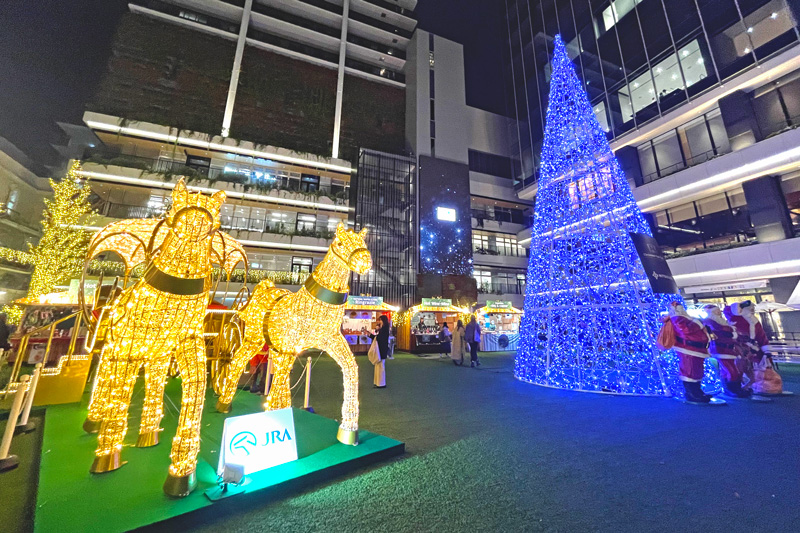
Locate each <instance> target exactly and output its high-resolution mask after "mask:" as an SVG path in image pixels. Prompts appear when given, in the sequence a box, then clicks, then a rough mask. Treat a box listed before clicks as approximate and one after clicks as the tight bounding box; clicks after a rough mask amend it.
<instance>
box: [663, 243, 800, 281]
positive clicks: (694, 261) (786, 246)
mask: <svg viewBox="0 0 800 533" xmlns="http://www.w3.org/2000/svg"><path fill="white" fill-rule="evenodd" d="M667 263H668V264H669V267H670V270H672V274H673V276H674V277H675V281H676V282H677V283H678V286H679V287H689V286H698V285H710V284H719V283H729V282H740V281H747V280H754V279H764V278H775V277H783V276H796V275H800V238H795V239H786V240H783V241H775V242H768V243H762V244H753V245H750V246H744V247H740V248H732V249H729V250H721V251H716V252H708V253H704V254H698V255H691V256H688V257H680V258H677V259H669V260H667Z"/></svg>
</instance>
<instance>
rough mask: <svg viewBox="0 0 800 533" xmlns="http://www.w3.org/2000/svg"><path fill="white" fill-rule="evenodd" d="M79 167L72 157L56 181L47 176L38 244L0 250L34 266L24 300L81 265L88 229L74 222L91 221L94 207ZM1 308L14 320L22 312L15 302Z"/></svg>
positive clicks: (9, 258)
mask: <svg viewBox="0 0 800 533" xmlns="http://www.w3.org/2000/svg"><path fill="white" fill-rule="evenodd" d="M80 169H81V166H80V163H79V162H78V161H73V162H72V163H71V164H70V167H69V170H68V171H67V174H66V176H64V177H63V178H62V179H61V180H59V181H55V180H52V179H51V180H50V187H51V188H52V189H53V198H52V199H49V198H46V199H45V200H44V205H45V208H44V212H43V216H42V237H41V238H40V239H39V242H38V244H37V245H36V246H31V245H29V251H28V252H22V251H17V250H9V249H8V248H5V249H3V251H2V252H0V259H5V260H7V261H11V262H14V263H18V264H21V265H30V266H33V274H32V275H31V281H30V285H29V286H28V293H27V295H26V297H25V299H26V301H36V300H38V298H39V296H41V295H43V294H49V293H51V292H53V289H54V288H55V286H56V285H58V284H60V283H64V282H66V281H68V280H69V279H70V278H71V277H73V276H75V275H76V274H78V273H79V272H80V270H81V266H83V257H84V255H85V254H86V248H87V246H88V244H89V235H90V233H89V232H87V231H85V230H83V229H80V228H76V227H75V226H78V225H80V224H91V222H92V220H93V217H94V211H93V210H92V207H91V205H90V204H89V196H90V194H91V189H90V187H88V186H87V185H86V182H85V181H84V180H82V179H81V178H80V177H79V172H80ZM4 311H5V312H6V313H7V314H8V315H9V318H10V319H12V320H13V321H14V322H13V323H16V321H18V320H19V318H20V317H21V314H22V312H21V309H20V308H19V307H17V306H7V307H6V308H4Z"/></svg>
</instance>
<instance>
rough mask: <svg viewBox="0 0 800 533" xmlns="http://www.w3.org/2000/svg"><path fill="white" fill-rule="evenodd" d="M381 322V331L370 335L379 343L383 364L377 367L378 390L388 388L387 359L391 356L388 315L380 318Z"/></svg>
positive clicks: (375, 381)
mask: <svg viewBox="0 0 800 533" xmlns="http://www.w3.org/2000/svg"><path fill="white" fill-rule="evenodd" d="M378 320H379V321H380V324H381V326H380V329H378V332H377V333H376V334H373V335H370V337H371V338H373V339H376V340H377V341H378V352H380V355H381V362H380V363H378V364H377V365H375V379H374V381H373V386H374V387H375V388H377V389H385V388H386V357H387V356H388V355H389V332H390V331H391V327H390V325H389V318H388V317H387V316H386V315H381V316H380V317H378Z"/></svg>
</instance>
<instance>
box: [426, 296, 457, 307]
mask: <svg viewBox="0 0 800 533" xmlns="http://www.w3.org/2000/svg"><path fill="white" fill-rule="evenodd" d="M422 305H423V307H450V306H451V305H453V300H450V299H448V298H423V299H422Z"/></svg>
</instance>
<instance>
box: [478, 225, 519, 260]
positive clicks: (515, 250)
mask: <svg viewBox="0 0 800 533" xmlns="http://www.w3.org/2000/svg"><path fill="white" fill-rule="evenodd" d="M472 251H473V252H475V253H477V254H483V255H502V256H508V257H524V256H525V255H526V252H525V247H524V246H520V245H519V244H517V238H516V237H515V236H513V235H505V234H499V235H493V234H488V233H483V232H480V231H473V232H472Z"/></svg>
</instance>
